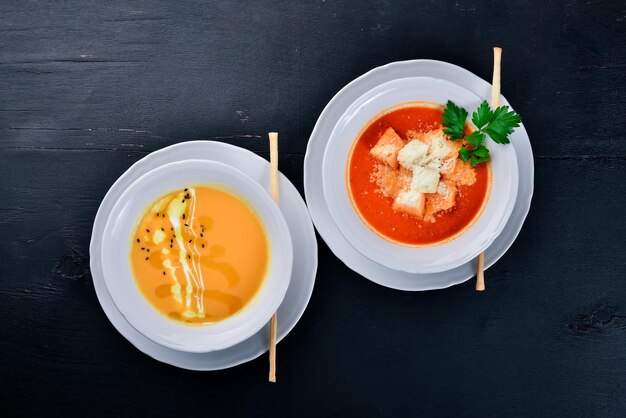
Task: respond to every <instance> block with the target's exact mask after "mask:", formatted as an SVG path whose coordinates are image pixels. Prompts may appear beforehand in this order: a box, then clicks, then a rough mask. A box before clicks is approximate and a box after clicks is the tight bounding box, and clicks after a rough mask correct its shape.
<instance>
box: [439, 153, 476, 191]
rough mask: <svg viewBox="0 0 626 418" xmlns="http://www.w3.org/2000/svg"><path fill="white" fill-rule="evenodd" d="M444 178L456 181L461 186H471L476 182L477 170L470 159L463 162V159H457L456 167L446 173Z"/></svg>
mask: <svg viewBox="0 0 626 418" xmlns="http://www.w3.org/2000/svg"><path fill="white" fill-rule="evenodd" d="M444 179H446V180H451V181H454V182H456V183H457V184H458V185H460V186H471V185H472V184H474V183H475V182H476V172H475V171H474V169H473V168H472V167H471V166H470V163H469V161H468V162H463V160H461V159H457V160H456V161H455V163H454V168H453V169H452V170H451V171H450V172H448V173H445V175H444Z"/></svg>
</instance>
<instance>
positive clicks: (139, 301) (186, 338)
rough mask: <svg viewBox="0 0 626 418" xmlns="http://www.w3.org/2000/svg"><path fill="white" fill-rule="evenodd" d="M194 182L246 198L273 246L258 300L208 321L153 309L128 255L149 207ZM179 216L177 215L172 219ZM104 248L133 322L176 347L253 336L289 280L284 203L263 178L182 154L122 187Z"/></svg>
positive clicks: (195, 348)
mask: <svg viewBox="0 0 626 418" xmlns="http://www.w3.org/2000/svg"><path fill="white" fill-rule="evenodd" d="M194 183H195V184H198V183H209V184H217V185H218V186H219V187H222V188H224V189H225V190H231V191H232V193H235V194H238V195H239V196H241V197H242V198H243V199H245V200H246V201H247V202H248V204H249V205H250V206H251V207H252V208H254V210H255V212H256V213H257V214H258V217H259V218H260V219H261V222H262V223H263V225H264V227H265V231H266V233H267V237H268V240H269V242H270V248H271V250H270V251H271V252H270V254H271V256H270V262H269V266H268V271H267V277H266V278H265V280H264V282H263V286H262V287H261V289H259V292H258V294H257V295H256V296H255V298H254V300H253V301H251V302H250V303H248V304H247V305H246V306H245V307H244V308H243V309H242V310H241V311H240V312H237V314H235V315H232V316H230V317H228V318H226V319H224V320H223V321H219V322H217V323H214V324H207V325H204V326H186V325H184V324H182V323H180V322H177V321H173V320H171V319H168V318H167V317H165V315H163V314H161V313H159V312H158V311H157V310H156V309H154V307H153V306H152V305H151V304H150V303H149V302H148V301H147V300H146V298H145V297H144V296H143V295H142V294H141V292H140V291H139V289H138V288H137V285H136V283H135V279H134V277H133V272H132V270H131V267H130V260H129V254H130V252H131V249H132V247H133V246H134V245H139V244H137V243H136V242H135V239H134V237H133V234H134V230H135V227H136V225H137V222H138V220H139V218H140V217H141V215H142V213H143V212H144V211H145V209H146V207H148V205H150V204H151V203H153V202H155V201H156V200H157V199H159V198H161V197H163V196H164V195H165V194H167V193H169V192H171V191H173V190H182V189H185V188H187V187H192V186H193V184H194ZM189 190H190V193H193V190H192V189H189ZM164 216H165V215H164ZM178 221H179V220H178V218H175V221H174V222H178ZM190 221H193V219H190ZM180 226H181V225H180V224H177V227H180ZM190 226H191V227H193V225H190ZM176 234H178V232H176ZM177 239H179V240H180V239H181V238H180V236H178V238H177ZM180 244H181V245H182V241H180ZM101 254H102V271H103V273H104V282H105V283H106V286H107V290H108V291H109V294H110V295H111V297H112V298H113V302H114V303H115V306H117V308H118V310H119V311H120V312H122V314H123V315H124V317H125V318H126V320H127V321H128V322H129V323H130V324H131V325H132V326H133V328H135V329H136V330H138V331H139V332H141V333H142V334H143V335H145V336H146V337H148V338H150V339H151V340H152V341H154V342H156V343H159V344H161V345H164V346H166V347H169V348H172V349H174V350H180V351H189V352H194V353H206V352H209V351H215V350H223V349H225V348H228V347H232V346H233V345H235V344H238V343H240V342H242V341H244V340H246V339H248V338H250V337H251V336H252V335H253V334H255V333H256V332H258V331H259V330H260V329H261V328H262V327H263V325H265V324H266V323H267V322H268V321H269V320H270V318H271V317H272V315H273V314H274V312H276V310H277V309H278V306H279V305H280V303H281V302H282V300H283V297H284V296H285V292H286V291H287V287H288V286H289V280H290V278H291V262H292V258H293V249H292V246H291V236H290V234H289V228H288V227H287V223H286V222H285V219H284V218H283V215H282V213H281V212H280V209H279V208H278V206H277V205H276V203H275V202H274V200H273V199H272V198H271V196H270V194H269V193H267V191H266V190H265V189H264V188H263V187H262V186H261V185H260V184H259V183H257V182H256V181H254V180H253V179H252V178H251V177H250V176H248V175H246V174H244V173H243V172H241V171H239V170H238V169H236V168H234V167H232V166H230V165H227V164H223V163H220V162H217V161H206V160H184V161H177V162H174V163H169V164H165V165H162V166H160V167H157V168H155V169H154V170H152V171H149V172H148V173H146V174H144V175H143V176H141V177H139V178H138V179H137V180H135V181H134V182H133V184H131V185H130V187H128V188H127V189H126V190H125V191H124V193H123V194H122V196H121V197H120V198H119V200H118V201H117V203H116V204H115V206H114V207H113V210H112V211H111V214H110V215H109V219H108V221H107V224H106V226H105V227H104V233H103V234H102V251H101ZM183 257H185V255H183ZM183 285H184V283H183Z"/></svg>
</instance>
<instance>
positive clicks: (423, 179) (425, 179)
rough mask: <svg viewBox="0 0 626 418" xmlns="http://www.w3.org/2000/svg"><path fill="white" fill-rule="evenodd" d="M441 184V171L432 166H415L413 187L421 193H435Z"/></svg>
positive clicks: (412, 180)
mask: <svg viewBox="0 0 626 418" xmlns="http://www.w3.org/2000/svg"><path fill="white" fill-rule="evenodd" d="M438 184H439V172H438V171H437V170H431V169H430V168H426V167H422V166H419V165H417V166H415V167H413V178H412V179H411V189H413V190H415V191H416V192H419V193H435V192H436V191H437V185H438Z"/></svg>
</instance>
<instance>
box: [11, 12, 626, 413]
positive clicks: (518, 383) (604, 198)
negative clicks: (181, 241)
mask: <svg viewBox="0 0 626 418" xmlns="http://www.w3.org/2000/svg"><path fill="white" fill-rule="evenodd" d="M492 46H501V47H503V48H504V55H503V69H502V74H503V84H502V91H503V94H504V95H505V96H506V97H507V98H508V100H509V101H510V102H511V103H512V104H513V105H514V106H515V108H516V110H517V111H518V112H519V113H521V114H522V115H523V117H524V123H525V126H526V128H527V130H528V133H529V135H530V138H531V141H532V146H533V149H534V153H535V168H536V178H535V194H534V199H533V205H532V208H531V211H530V214H529V217H528V219H527V220H526V223H525V225H524V228H523V230H522V232H521V234H520V235H519V237H518V239H517V241H516V242H515V244H514V245H513V246H512V247H511V248H510V250H509V251H508V252H507V254H506V255H505V256H504V257H502V259H501V260H500V262H498V263H497V264H496V265H495V266H494V267H492V268H491V269H489V270H488V272H487V291H486V292H484V293H477V292H475V291H474V281H473V280H470V281H468V282H466V283H464V284H462V285H459V286H455V287H453V288H451V289H446V290H441V291H433V292H425V293H405V292H400V291H394V290H389V289H386V288H383V287H380V286H377V285H375V284H373V283H371V282H369V281H367V280H365V279H363V278H362V277H360V276H359V275H357V274H356V273H353V272H352V271H350V270H349V269H348V268H347V267H345V266H344V265H343V264H342V263H341V262H340V261H339V260H338V259H337V258H335V257H334V256H333V254H332V253H331V252H330V251H329V249H328V247H326V245H325V244H324V242H323V241H322V240H321V239H320V240H319V247H320V248H319V256H320V264H319V269H318V275H317V283H316V286H315V291H314V294H313V297H312V299H311V302H310V304H309V307H308V309H307V311H306V312H305V314H304V316H303V318H302V319H301V321H300V322H299V323H298V325H297V326H296V328H295V329H294V331H293V332H292V333H291V334H289V336H288V337H287V338H286V339H285V340H284V342H283V343H281V344H280V346H279V351H278V359H279V369H278V379H279V382H278V383H277V384H269V383H268V382H267V357H266V356H264V357H262V358H259V359H257V360H255V361H253V362H250V363H248V364H245V365H242V366H239V367H236V368H233V369H230V370H224V371H219V372H212V373H199V372H191V371H185V370H179V369H176V368H174V367H171V366H167V365H164V364H161V363H158V362H157V361H155V360H152V359H151V358H149V357H148V356H146V355H144V354H142V353H141V352H139V351H138V350H136V349H135V348H134V347H133V346H132V345H131V344H130V343H129V342H127V341H126V340H125V339H124V338H123V337H122V336H121V335H119V334H118V333H117V332H116V331H115V329H114V328H113V326H112V325H111V324H110V323H109V321H108V320H107V318H106V317H105V315H104V313H103V311H102V309H101V308H100V306H99V304H98V301H97V299H96V295H95V293H94V289H93V285H92V281H91V276H90V273H89V254H88V243H89V239H90V233H91V226H92V222H93V219H94V216H95V214H96V211H97V209H98V205H99V204H100V201H101V199H102V197H103V196H104V194H105V193H106V191H107V190H108V188H109V187H110V186H111V184H112V183H113V182H114V181H115V180H116V179H117V177H118V176H119V175H121V174H122V173H123V172H124V171H125V170H126V169H127V168H128V167H129V166H130V165H131V164H132V163H134V162H135V161H137V160H138V159H140V158H142V157H143V156H145V155H146V154H148V153H150V152H152V151H155V150H158V149H160V148H163V147H165V146H168V145H171V144H174V143H177V142H181V141H185V140H191V139H214V140H218V141H224V142H228V143H232V144H236V145H238V146H241V147H245V148H248V149H250V150H252V151H254V152H256V153H258V154H259V155H261V156H264V157H266V158H267V155H268V153H267V141H266V136H265V135H266V133H267V132H268V131H270V130H278V131H279V132H280V133H281V145H280V152H281V169H282V171H283V172H284V173H285V174H286V175H287V176H288V177H289V178H290V179H291V180H292V181H293V182H294V184H295V185H296V186H297V187H298V188H299V190H300V191H301V192H302V164H303V157H304V152H305V149H306V145H307V140H308V137H309V135H310V133H311V130H312V129H313V126H314V124H315V121H316V120H317V118H318V116H319V114H320V112H321V111H322V109H323V108H324V106H325V105H326V103H327V102H328V101H329V100H330V99H331V97H332V96H333V95H334V94H335V93H336V92H337V91H338V90H339V89H340V88H341V87H343V86H344V85H345V84H346V83H348V82H349V81H351V80H352V79H354V78H355V77H357V76H359V75H360V74H362V73H364V72H366V71H368V70H370V69H372V68H374V67H376V66H379V65H382V64H386V63H389V62H392V61H398V60H406V59H413V58H432V59H438V60H443V61H448V62H452V63H455V64H457V65H460V66H462V67H465V68H467V69H468V70H470V71H472V72H474V73H475V74H478V75H479V76H481V77H483V78H485V79H487V80H489V79H490V77H491V66H492V55H491V48H492ZM625 68H626V7H625V6H624V3H623V2H620V1H603V2H582V1H570V2H545V1H534V2H508V3H507V2H504V3H503V2H491V1H469V2H449V1H437V2H429V1H416V0H412V1H394V2H377V1H363V2H358V1H340V2H336V1H330V0H328V1H316V2H306V3H296V2H292V1H276V2H267V3H266V2H213V3H207V4H204V3H200V2H197V3H196V2H177V1H156V2H148V1H136V2H128V1H113V2H103V1H94V0H81V1H71V0H70V1H63V2H38V1H24V0H22V1H4V2H2V4H1V5H0V165H1V168H0V174H1V177H0V196H1V198H2V204H1V205H0V232H1V233H2V245H1V246H0V260H2V261H1V263H0V280H1V283H2V284H1V286H0V317H1V318H2V321H0V376H1V377H0V378H1V380H0V386H1V387H2V390H1V399H2V411H3V412H2V414H3V415H4V416H7V415H15V416H45V415H54V416H62V417H65V416H107V415H124V416H144V415H145V416H166V415H168V416H173V415H174V414H181V413H185V416H187V413H186V412H185V411H189V412H190V413H193V414H202V415H201V416H272V415H277V416H459V415H460V416H479V417H484V416H523V417H532V416H574V417H590V416H605V417H616V416H625V415H626V396H624V395H625V394H626V245H625V239H624V236H625V235H626V222H625V220H624V216H625V214H626V209H625V207H626V181H625V175H626V117H625V115H626V99H625V97H626V70H625ZM189 416H192V415H189Z"/></svg>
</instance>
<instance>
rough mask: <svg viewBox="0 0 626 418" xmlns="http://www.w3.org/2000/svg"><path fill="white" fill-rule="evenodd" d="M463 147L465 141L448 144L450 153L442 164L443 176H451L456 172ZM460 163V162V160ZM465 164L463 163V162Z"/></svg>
mask: <svg viewBox="0 0 626 418" xmlns="http://www.w3.org/2000/svg"><path fill="white" fill-rule="evenodd" d="M461 146H463V141H450V142H448V148H449V149H450V152H449V153H448V155H446V156H445V157H444V159H443V161H442V164H441V170H440V172H441V174H442V175H445V174H450V173H452V171H453V170H454V166H455V165H456V162H457V160H459V150H460V149H461ZM459 161H460V160H459ZM461 162H463V161H461Z"/></svg>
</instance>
